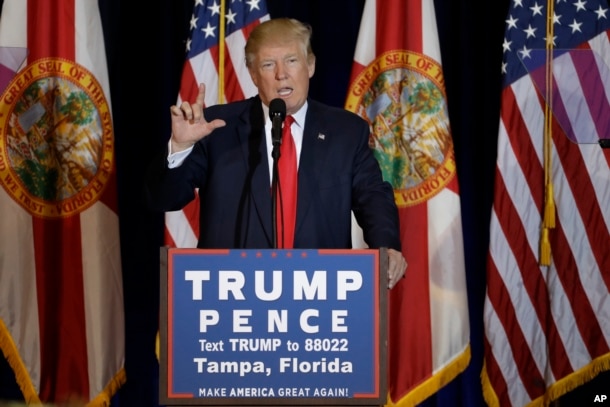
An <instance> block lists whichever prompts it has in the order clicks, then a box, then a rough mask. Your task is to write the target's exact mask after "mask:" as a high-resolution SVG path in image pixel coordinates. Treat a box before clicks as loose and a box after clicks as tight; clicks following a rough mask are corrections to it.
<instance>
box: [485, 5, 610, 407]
mask: <svg viewBox="0 0 610 407" xmlns="http://www.w3.org/2000/svg"><path fill="white" fill-rule="evenodd" d="M536 7H541V8H545V7H546V3H544V4H543V5H540V4H538V5H534V4H533V3H532V4H525V3H524V4H518V5H517V3H515V4H514V5H513V6H511V10H510V12H509V18H508V19H507V34H506V38H505V44H504V45H505V47H504V48H505V63H504V65H503V69H504V70H505V72H506V77H505V78H506V87H505V88H504V89H503V91H502V94H501V101H502V104H501V112H500V126H499V132H498V150H497V152H498V154H497V166H496V176H495V187H494V205H493V208H492V216H491V223H490V245H489V256H488V268H487V292H486V297H485V304H484V323H485V336H486V338H485V367H484V370H483V383H484V393H485V398H486V400H487V401H488V403H489V404H490V405H494V406H495V405H500V406H523V405H528V404H530V403H532V402H541V401H542V400H547V401H548V400H555V399H557V398H559V397H560V396H561V395H563V394H565V393H566V392H568V391H570V390H572V389H573V388H575V387H577V386H579V385H581V384H583V383H585V382H587V381H588V380H590V379H591V378H593V377H595V375H596V374H597V373H599V372H600V371H602V370H608V369H610V325H609V324H610V307H608V306H607V298H608V295H609V293H610V283H609V282H610V255H609V253H608V251H607V248H608V242H609V241H610V210H609V209H608V208H610V165H609V157H610V154H609V152H608V150H604V149H602V148H600V146H599V144H598V142H597V141H598V140H599V139H600V138H601V137H608V136H607V135H608V134H610V133H608V130H609V128H608V123H610V121H608V112H609V111H610V109H609V108H610V103H609V102H608V100H609V99H610V98H609V96H610V81H609V80H610V75H609V72H610V71H609V69H608V66H607V63H608V61H609V57H608V55H609V52H610V42H609V39H608V38H609V37H608V31H607V29H608V23H607V19H604V18H598V17H596V14H597V15H599V12H600V11H603V10H608V7H607V3H606V2H599V1H593V2H588V3H587V5H586V9H583V10H582V11H581V12H580V13H579V12H578V11H576V12H575V9H576V8H577V7H576V5H571V4H566V3H557V4H556V5H555V13H556V15H557V16H564V18H563V19H562V18H559V19H558V21H556V22H555V34H556V35H557V37H556V42H555V44H554V46H555V51H554V52H553V53H552V55H553V59H552V70H551V72H552V75H553V78H552V81H551V82H548V80H547V79H546V78H545V70H544V63H545V62H547V61H546V56H545V57H544V58H542V57H541V56H542V55H543V54H544V52H545V51H544V46H542V47H540V46H539V45H538V46H537V45H536V44H538V43H536V42H535V41H542V36H543V35H542V34H541V35H538V36H534V37H536V38H529V37H527V38H526V37H525V35H524V34H523V33H522V31H521V30H520V28H521V27H527V26H528V24H529V25H530V27H538V28H539V29H540V30H541V31H544V25H543V20H538V19H536V13H535V12H534V13H533V12H532V11H533V10H535V9H536ZM596 10H597V13H594V11H596ZM542 14H544V12H542ZM526 17H527V18H526ZM587 18H590V19H591V21H589V20H586V19H587ZM585 20H586V21H588V22H587V25H586V28H587V30H589V31H588V32H585V33H582V31H581V32H580V33H577V32H576V31H577V30H574V29H572V31H571V33H570V35H568V34H567V30H568V25H569V24H570V23H572V22H573V24H572V26H575V25H576V24H577V23H578V22H580V21H585ZM511 21H512V22H515V24H519V26H518V27H513V26H512V25H511V23H510V22H511ZM540 24H542V25H540ZM540 27H542V28H540ZM583 27H584V25H583ZM594 29H598V30H599V33H595V32H594V31H593V30H594ZM563 30H566V31H563ZM586 35H590V37H589V38H588V39H587V38H586ZM579 38H580V40H579ZM530 41H531V42H530ZM579 41H580V42H579ZM530 52H531V53H530ZM517 55H519V61H517V60H516V56H517ZM537 58H538V60H537V61H534V60H535V59H537ZM517 62H518V63H517ZM549 62H550V61H549ZM524 66H525V67H526V68H527V71H525V70H524V68H523V67H524ZM519 70H523V71H519ZM546 83H552V86H553V91H552V92H551V96H550V99H549V100H546V98H547V96H546V95H547V93H548V92H546ZM547 103H548V104H550V106H551V107H552V109H551V112H552V114H553V117H552V120H551V122H550V124H551V126H550V128H549V129H550V133H549V134H548V135H546V134H545V105H546V104H547ZM545 137H550V139H549V140H550V151H549V153H550V156H549V157H547V156H545V151H544V145H545ZM547 160H548V161H547ZM549 165H550V166H549ZM545 166H546V167H545ZM547 169H548V170H549V171H550V178H551V182H552V187H553V189H552V190H553V196H552V198H553V203H554V207H555V213H556V216H555V227H554V228H550V229H548V242H549V244H550V247H551V254H552V261H551V264H550V265H549V266H545V265H541V264H540V256H539V253H540V244H541V239H544V238H545V236H544V235H543V234H541V226H542V224H543V223H542V221H543V213H544V208H545V205H547V204H548V199H547V198H546V196H545V193H546V188H545V183H544V182H545V171H546V170H547Z"/></svg>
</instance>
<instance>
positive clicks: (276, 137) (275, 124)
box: [269, 98, 286, 146]
mask: <svg viewBox="0 0 610 407" xmlns="http://www.w3.org/2000/svg"><path fill="white" fill-rule="evenodd" d="M269 118H270V119H271V141H272V144H273V146H279V145H280V144H281V140H282V123H283V122H284V119H285V118H286V102H284V100H283V99H280V98H277V99H273V100H272V101H271V102H270V103H269Z"/></svg>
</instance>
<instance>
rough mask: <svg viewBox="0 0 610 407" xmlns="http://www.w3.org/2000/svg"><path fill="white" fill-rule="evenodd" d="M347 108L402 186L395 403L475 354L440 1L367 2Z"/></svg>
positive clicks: (392, 371) (422, 391) (392, 351)
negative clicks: (403, 263) (402, 267)
mask: <svg viewBox="0 0 610 407" xmlns="http://www.w3.org/2000/svg"><path fill="white" fill-rule="evenodd" d="M346 108H347V109H348V110H351V111H354V112H357V113H358V114H360V115H361V116H362V117H364V118H365V119H366V120H368V121H369V123H370V124H371V129H372V133H373V134H372V136H371V143H372V144H373V145H374V147H375V155H376V157H377V159H378V161H379V163H380V166H381V168H382V170H383V176H384V179H385V180H387V181H388V182H391V183H392V185H393V187H394V192H395V195H394V196H395V199H396V201H397V202H396V203H397V206H398V210H399V216H400V233H401V243H402V252H403V254H404V256H405V259H406V260H407V263H408V268H407V272H406V278H405V279H403V281H401V282H400V283H399V284H397V285H396V287H394V288H393V289H392V290H391V291H390V293H389V308H390V310H389V332H388V353H389V360H388V371H389V376H388V393H389V394H388V405H391V406H394V405H396V406H413V405H416V404H419V403H421V402H422V401H423V400H425V399H426V398H428V397H429V396H431V395H432V394H434V393H435V392H437V391H438V390H439V389H440V388H441V387H443V386H444V384H446V383H448V382H449V381H451V380H453V379H454V378H455V377H456V376H457V375H458V374H459V373H460V372H462V371H463V370H464V369H465V368H466V366H467V365H468V363H469V362H470V322H469V317H468V305H467V297H466V279H465V265H464V248H463V240H462V239H463V238H462V223H461V207H460V195H459V186H458V179H457V170H456V167H455V160H454V151H453V139H452V135H451V128H450V125H449V115H448V111H447V103H446V98H445V87H444V82H443V70H442V64H441V55H440V44H439V39H438V32H437V25H436V12H435V8H434V2H433V1H432V0H409V1H405V0H367V1H366V2H365V5H364V13H363V16H362V20H361V23H360V32H359V35H358V41H357V44H356V51H355V53H354V63H353V67H352V78H351V87H350V90H349V93H348V97H347V101H346ZM458 170H459V169H458ZM354 246H356V247H358V246H361V244H358V242H357V241H356V240H355V241H354Z"/></svg>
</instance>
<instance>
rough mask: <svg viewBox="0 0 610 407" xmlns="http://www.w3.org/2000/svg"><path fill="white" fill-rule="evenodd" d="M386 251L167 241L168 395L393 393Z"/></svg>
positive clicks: (377, 396)
mask: <svg viewBox="0 0 610 407" xmlns="http://www.w3.org/2000/svg"><path fill="white" fill-rule="evenodd" d="M379 256H380V252H379V251H378V250H368V249H365V250H297V249H294V250H272V249H267V250H200V249H167V273H166V275H162V287H164V288H163V289H164V290H166V292H163V293H162V294H163V295H162V307H163V308H166V310H164V311H166V312H162V314H163V315H162V317H163V316H164V315H166V316H167V318H166V323H167V324H166V329H165V331H164V332H163V334H164V335H162V343H161V354H162V363H165V364H166V365H165V366H164V368H163V369H162V376H161V381H162V386H161V387H162V390H161V391H162V394H161V396H162V399H165V398H167V399H168V400H173V401H175V400H189V399H199V400H200V399H206V400H207V399H213V400H217V401H218V400H224V399H231V398H249V399H251V398H253V399H262V400H265V399H267V400H268V399H269V398H288V399H292V400H293V401H294V398H299V399H307V400H311V401H314V404H315V401H316V400H322V399H323V400H326V401H328V400H329V399H334V400H343V401H344V400H349V399H354V400H360V401H362V399H369V398H370V399H374V400H377V401H379V400H384V397H385V389H382V388H381V387H382V386H380V382H383V383H385V381H381V380H380V379H381V375H385V371H383V370H382V369H385V362H384V361H383V360H382V358H383V357H384V356H385V349H384V347H383V346H385V344H380V338H381V337H383V338H385V332H381V330H383V329H385V315H386V309H383V310H382V309H381V308H382V307H384V305H382V304H385V298H384V301H380V295H382V294H384V293H383V292H382V291H381V290H380V262H379ZM382 334H383V335H382ZM382 345H383V346H382ZM382 362H383V363H382ZM162 401H163V400H162ZM169 404H172V403H169ZM174 404H176V403H174ZM187 404H190V403H187ZM347 404H349V403H347ZM378 404H383V403H378Z"/></svg>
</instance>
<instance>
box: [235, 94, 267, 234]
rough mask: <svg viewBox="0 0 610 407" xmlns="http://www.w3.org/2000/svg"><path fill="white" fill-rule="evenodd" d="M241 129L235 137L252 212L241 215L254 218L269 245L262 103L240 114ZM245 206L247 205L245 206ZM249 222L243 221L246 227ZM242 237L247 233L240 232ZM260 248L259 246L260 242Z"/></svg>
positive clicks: (256, 101)
mask: <svg viewBox="0 0 610 407" xmlns="http://www.w3.org/2000/svg"><path fill="white" fill-rule="evenodd" d="M242 118H243V120H242V125H240V126H239V127H238V137H240V145H241V146H242V152H243V155H244V160H245V164H246V168H247V169H248V173H247V177H248V178H249V182H246V185H250V191H249V193H247V194H244V195H245V196H246V197H247V196H251V197H252V204H253V206H254V207H253V208H249V209H248V208H247V209H246V210H245V211H244V212H243V213H244V214H246V216H256V217H257V218H258V219H259V222H260V227H262V229H263V230H264V231H265V236H266V237H267V240H268V244H269V245H270V244H271V242H272V235H273V233H272V223H271V221H272V219H271V187H270V183H269V162H268V157H267V156H268V154H267V145H266V142H265V119H264V115H263V108H262V106H261V100H260V98H258V97H255V98H253V99H252V103H251V104H250V108H249V109H248V110H247V111H246V112H244V114H243V117H242ZM245 204H246V205H250V203H248V202H246V203H245ZM249 223H250V220H246V224H249ZM242 233H247V231H243V232H242ZM261 244H262V242H261Z"/></svg>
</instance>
